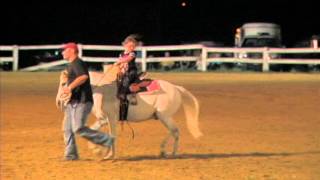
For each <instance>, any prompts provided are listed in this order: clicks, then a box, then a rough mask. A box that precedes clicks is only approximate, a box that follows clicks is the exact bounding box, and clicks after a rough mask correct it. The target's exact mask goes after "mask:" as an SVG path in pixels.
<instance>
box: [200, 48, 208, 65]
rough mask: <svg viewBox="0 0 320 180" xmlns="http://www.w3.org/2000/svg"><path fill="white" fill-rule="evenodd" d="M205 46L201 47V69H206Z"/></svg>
mask: <svg viewBox="0 0 320 180" xmlns="http://www.w3.org/2000/svg"><path fill="white" fill-rule="evenodd" d="M207 54H208V53H207V48H206V47H204V46H203V47H202V51H201V70H202V71H207Z"/></svg>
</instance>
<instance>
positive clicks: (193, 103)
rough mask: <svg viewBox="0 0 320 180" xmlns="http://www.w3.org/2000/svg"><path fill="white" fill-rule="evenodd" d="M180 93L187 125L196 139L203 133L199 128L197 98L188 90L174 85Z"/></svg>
mask: <svg viewBox="0 0 320 180" xmlns="http://www.w3.org/2000/svg"><path fill="white" fill-rule="evenodd" d="M176 87H177V89H178V90H179V91H180V92H181V95H182V104H183V108H184V112H185V115H186V118H187V127H188V129H189V131H190V133H191V134H192V136H193V137H194V138H196V139H198V138H199V137H201V136H202V135H203V134H202V132H201V130H200V128H199V109H200V108H199V102H198V100H197V98H196V97H195V96H194V95H193V94H192V93H191V92H190V91H188V90H186V89H185V88H183V87H181V86H176Z"/></svg>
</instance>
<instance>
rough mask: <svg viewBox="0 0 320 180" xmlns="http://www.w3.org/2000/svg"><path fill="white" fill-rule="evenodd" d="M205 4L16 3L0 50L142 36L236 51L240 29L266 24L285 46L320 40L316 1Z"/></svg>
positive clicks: (171, 0) (195, 0)
mask: <svg viewBox="0 0 320 180" xmlns="http://www.w3.org/2000/svg"><path fill="white" fill-rule="evenodd" d="M206 1H208V2H204V1H203V0H186V1H182V0H149V1H121V0H117V1H115V0H100V1H82V2H81V1H74V0H73V1H64V2H63V1H61V2H59V1H50V2H44V1H42V2H38V1H28V2H24V3H20V2H19V3H18V2H14V3H11V4H8V5H1V10H0V15H1V31H0V32H1V33H0V44H2V45H5V44H18V45H22V44H60V43H64V42H67V41H75V42H78V43H83V44H114V45H118V44H120V43H121V41H122V40H123V38H124V37H125V36H126V35H128V34H131V33H139V34H141V35H142V36H143V39H142V40H143V41H144V42H145V44H146V45H155V44H177V43H183V42H194V41H204V40H210V41H218V42H222V43H225V44H227V45H232V43H233V36H234V31H235V28H236V27H238V26H240V25H241V24H243V23H245V22H262V21H264V22H274V23H278V24H279V25H280V26H281V28H282V36H283V42H284V44H285V45H287V46H290V45H292V44H294V43H295V42H297V41H300V40H303V39H305V38H308V37H310V36H312V35H314V34H320V28H319V27H320V16H319V14H320V13H319V8H317V7H318V5H316V3H315V2H316V1H311V0H304V1H292V0H263V1H262V0H233V1H232V0H206ZM182 2H186V6H185V7H183V6H181V3H182ZM17 4H19V6H17ZM317 11H318V12H317Z"/></svg>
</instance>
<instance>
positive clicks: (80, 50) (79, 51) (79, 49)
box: [78, 44, 83, 58]
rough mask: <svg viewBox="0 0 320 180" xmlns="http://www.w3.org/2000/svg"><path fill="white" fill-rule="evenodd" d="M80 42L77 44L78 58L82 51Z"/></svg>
mask: <svg viewBox="0 0 320 180" xmlns="http://www.w3.org/2000/svg"><path fill="white" fill-rule="evenodd" d="M82 49H83V48H82V44H78V55H79V57H80V58H82V55H83V52H82Z"/></svg>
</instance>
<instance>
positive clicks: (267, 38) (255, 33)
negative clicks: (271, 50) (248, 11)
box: [235, 22, 282, 47]
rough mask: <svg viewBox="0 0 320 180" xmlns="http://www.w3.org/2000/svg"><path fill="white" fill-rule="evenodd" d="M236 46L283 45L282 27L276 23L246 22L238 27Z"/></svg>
mask: <svg viewBox="0 0 320 180" xmlns="http://www.w3.org/2000/svg"><path fill="white" fill-rule="evenodd" d="M235 46H236V47H281V46H282V44H281V29H280V26H279V25H277V24H274V23H264V22H263V23H245V24H243V25H242V26H241V27H239V28H237V29H236V33H235Z"/></svg>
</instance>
